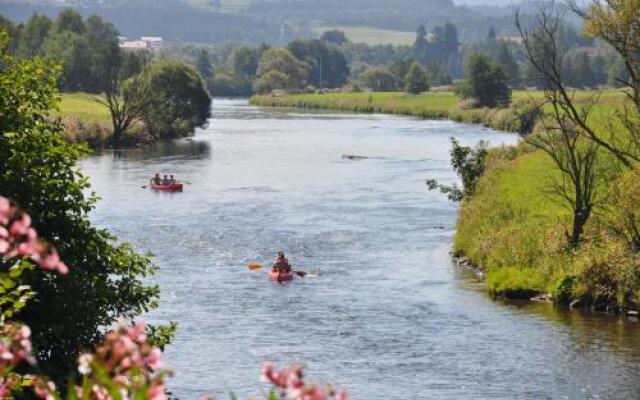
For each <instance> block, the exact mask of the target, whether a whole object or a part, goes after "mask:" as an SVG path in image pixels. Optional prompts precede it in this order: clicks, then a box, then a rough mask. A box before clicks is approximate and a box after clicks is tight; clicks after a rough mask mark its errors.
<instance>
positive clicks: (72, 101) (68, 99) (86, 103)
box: [53, 93, 110, 122]
mask: <svg viewBox="0 0 640 400" xmlns="http://www.w3.org/2000/svg"><path fill="white" fill-rule="evenodd" d="M96 99H97V96H96V95H92V94H87V93H63V94H62V95H61V101H60V105H59V109H58V110H57V111H55V112H54V113H53V114H54V116H56V117H61V118H75V119H78V120H81V121H85V122H90V121H93V122H109V121H110V117H109V111H108V110H107V108H106V107H105V106H103V105H102V104H99V103H98V102H97V101H96Z"/></svg>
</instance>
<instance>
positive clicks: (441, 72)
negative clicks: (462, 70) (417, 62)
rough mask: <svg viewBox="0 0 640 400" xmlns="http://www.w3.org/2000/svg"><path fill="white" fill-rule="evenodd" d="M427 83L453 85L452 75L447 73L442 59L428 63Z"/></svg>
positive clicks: (431, 84)
mask: <svg viewBox="0 0 640 400" xmlns="http://www.w3.org/2000/svg"><path fill="white" fill-rule="evenodd" d="M427 83H428V84H429V85H430V86H440V85H451V83H453V81H452V80H451V75H449V74H448V73H447V71H446V70H445V67H444V63H443V62H442V61H440V60H435V61H431V62H430V63H428V64H427Z"/></svg>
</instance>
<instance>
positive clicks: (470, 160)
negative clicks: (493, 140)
mask: <svg viewBox="0 0 640 400" xmlns="http://www.w3.org/2000/svg"><path fill="white" fill-rule="evenodd" d="M486 157H487V143H486V142H484V141H480V142H478V144H476V146H475V147H474V148H472V147H469V146H462V145H460V143H459V142H458V141H457V140H456V139H455V138H451V166H452V167H453V170H454V171H455V172H456V173H457V174H458V176H459V177H460V179H461V180H462V189H460V188H459V187H458V186H457V185H455V184H454V185H452V186H446V185H440V184H438V182H437V181H436V180H435V179H429V180H427V186H428V187H429V190H440V192H442V193H444V194H446V195H447V197H448V198H449V200H451V201H461V200H462V199H463V198H467V197H469V196H472V195H473V194H474V193H475V191H476V185H477V183H478V179H480V177H481V176H482V174H483V172H484V168H485V159H486Z"/></svg>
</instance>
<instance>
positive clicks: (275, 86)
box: [253, 70, 291, 94]
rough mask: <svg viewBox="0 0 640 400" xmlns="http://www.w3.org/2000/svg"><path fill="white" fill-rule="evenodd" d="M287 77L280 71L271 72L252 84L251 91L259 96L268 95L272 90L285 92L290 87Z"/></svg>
mask: <svg viewBox="0 0 640 400" xmlns="http://www.w3.org/2000/svg"><path fill="white" fill-rule="evenodd" d="M290 86H291V84H290V81H289V76H288V75H287V74H284V73H282V72H280V71H276V70H271V71H269V72H267V73H266V74H264V75H262V76H261V77H260V78H259V79H258V80H256V82H255V83H254V87H253V90H254V91H255V92H256V93H259V94H268V93H271V92H273V91H274V90H287V89H290V88H291V87H290Z"/></svg>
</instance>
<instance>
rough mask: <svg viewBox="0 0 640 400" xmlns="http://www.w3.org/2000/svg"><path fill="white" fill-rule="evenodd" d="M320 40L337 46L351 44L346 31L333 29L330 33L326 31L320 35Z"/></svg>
mask: <svg viewBox="0 0 640 400" xmlns="http://www.w3.org/2000/svg"><path fill="white" fill-rule="evenodd" d="M320 40H322V41H323V42H326V43H331V44H335V45H336V46H342V45H343V44H345V43H348V42H349V39H347V35H345V34H344V31H341V30H339V29H332V30H330V31H325V32H323V33H322V35H320Z"/></svg>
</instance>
